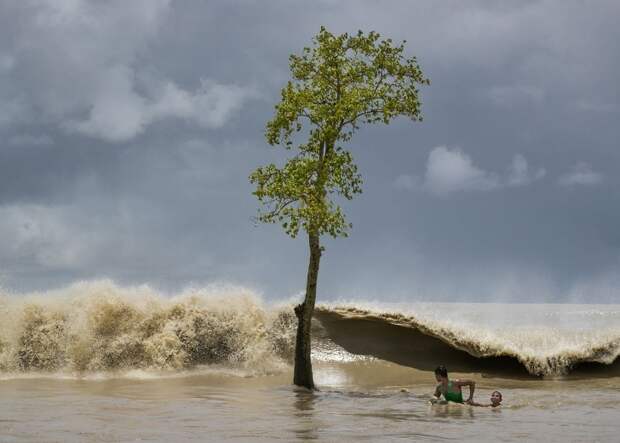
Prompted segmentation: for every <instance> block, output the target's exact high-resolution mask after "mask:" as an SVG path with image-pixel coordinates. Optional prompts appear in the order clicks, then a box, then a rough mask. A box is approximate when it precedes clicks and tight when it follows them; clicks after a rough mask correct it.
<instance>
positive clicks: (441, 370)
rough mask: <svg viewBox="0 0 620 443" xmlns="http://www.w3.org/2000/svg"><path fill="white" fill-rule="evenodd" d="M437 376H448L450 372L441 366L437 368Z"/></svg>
mask: <svg viewBox="0 0 620 443" xmlns="http://www.w3.org/2000/svg"><path fill="white" fill-rule="evenodd" d="M435 375H440V376H442V377H447V376H448V370H447V369H446V367H445V366H444V365H439V366H437V367H436V368H435ZM500 395H501V394H500Z"/></svg>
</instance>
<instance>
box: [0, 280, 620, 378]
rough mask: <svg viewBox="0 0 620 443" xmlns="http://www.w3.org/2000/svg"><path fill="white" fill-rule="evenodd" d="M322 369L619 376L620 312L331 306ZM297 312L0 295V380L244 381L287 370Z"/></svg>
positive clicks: (116, 293)
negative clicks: (195, 374) (132, 376)
mask: <svg viewBox="0 0 620 443" xmlns="http://www.w3.org/2000/svg"><path fill="white" fill-rule="evenodd" d="M316 319H317V321H316V322H315V323H316V324H315V325H313V329H314V337H315V339H314V354H313V357H314V358H315V359H316V360H319V361H320V360H334V359H335V360H339V361H350V360H351V359H379V360H387V361H391V362H395V363H399V364H401V365H404V366H410V367H414V368H418V369H423V370H429V369H432V368H433V367H434V366H436V365H437V364H438V363H444V364H447V365H449V367H450V368H452V369H454V370H456V371H464V372H465V371H467V372H479V373H489V374H506V375H511V374H514V375H536V376H540V375H543V376H554V375H565V374H568V373H569V372H577V373H585V372H588V371H590V372H592V371H595V372H596V371H598V373H601V371H602V372H605V371H608V372H614V373H615V372H618V366H619V364H618V355H619V354H620V326H619V325H620V306H617V305H506V304H494V305H493V304H491V305H482V304H472V303H463V304H456V303H452V304H440V303H417V304H407V305H404V304H391V305H390V304H381V305H373V304H369V303H367V302H361V301H354V302H346V303H335V304H322V305H320V306H319V307H318V309H317V313H316ZM295 326H296V321H295V317H294V314H293V312H292V303H290V302H289V303H282V304H271V305H267V304H266V303H264V302H263V301H262V300H261V298H260V297H259V296H257V295H256V294H255V293H253V292H252V291H250V290H248V289H244V288H239V287H215V286H211V287H207V288H203V289H192V290H186V291H184V292H182V293H180V294H177V295H174V296H165V295H162V294H159V293H157V292H156V291H154V290H152V289H150V288H149V287H146V286H140V287H121V286H118V285H115V284H114V283H112V282H109V281H98V282H81V283H77V284H74V285H72V286H69V287H67V288H65V289H61V290H56V291H50V292H46V293H38V294H10V295H9V294H4V295H2V296H0V371H1V373H2V374H1V375H0V376H2V377H4V378H7V377H8V378H11V377H16V376H17V377H18V376H22V375H24V374H32V373H50V374H58V373H60V374H65V375H73V376H77V377H81V376H88V375H89V374H93V373H103V374H106V373H113V374H115V375H118V374H123V373H127V372H128V371H133V370H146V371H153V372H157V373H162V372H165V373H178V372H179V371H186V370H190V369H197V368H203V369H204V368H212V369H219V370H222V371H229V372H231V373H233V372H235V371H236V372H235V373H238V374H243V375H261V374H269V373H277V372H281V371H283V370H286V369H287V368H288V367H289V366H290V364H291V359H292V354H293V346H294V334H295V329H296V328H295Z"/></svg>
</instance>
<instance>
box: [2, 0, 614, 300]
mask: <svg viewBox="0 0 620 443" xmlns="http://www.w3.org/2000/svg"><path fill="white" fill-rule="evenodd" d="M310 4H311V5H312V6H311V7H310V6H309V5H310ZM619 19H620V3H619V2H617V1H615V0H610V1H565V0H562V1H555V2H554V1H520V2H512V1H511V2H508V1H507V2H486V1H484V2H483V1H478V2H476V1H468V2H462V1H447V2H436V1H431V0H429V1H401V2H398V1H390V2H387V1H386V2H377V1H367V2H364V1H357V0H356V1H327V0H324V1H316V2H302V1H254V2H252V1H231V0H226V1H224V0H223V1H220V2H203V1H166V0H143V1H138V0H132V1H129V2H128V1H124V0H118V1H106V2H102V1H92V2H88V1H82V0H62V1H61V0H56V1H52V0H49V1H44V0H39V1H34V0H15V1H3V2H2V3H0V284H1V285H2V287H4V288H6V289H8V290H12V291H27V290H46V289H50V288H56V287H60V286H63V285H67V284H70V283H71V282H74V281H77V280H94V279H100V278H111V279H113V280H115V281H117V282H119V284H142V283H147V284H151V285H153V286H154V287H156V288H161V289H163V290H167V291H175V290H177V289H179V288H183V287H186V286H188V285H202V284H205V283H210V282H232V283H236V284H241V285H245V286H248V287H251V288H255V289H256V290H258V291H260V292H262V293H263V294H264V296H265V298H267V299H280V298H287V297H289V296H291V295H293V294H296V293H299V292H300V291H301V290H302V289H303V288H304V286H305V272H306V267H307V242H306V240H305V239H304V238H300V239H297V240H291V239H289V238H288V237H287V236H286V235H285V234H284V233H283V232H282V231H281V229H279V228H278V227H277V226H266V225H259V226H255V225H254V224H253V222H252V217H253V216H254V215H255V214H256V210H257V202H256V200H255V198H254V197H253V196H252V195H251V192H252V186H251V185H250V184H249V182H248V180H247V177H248V175H249V173H250V172H251V171H252V169H254V168H255V167H257V166H260V165H262V164H265V163H268V162H271V161H274V160H278V159H281V158H282V157H281V154H280V153H278V150H276V149H273V148H270V147H268V145H267V144H266V142H265V139H264V127H265V123H266V122H267V121H268V120H269V119H270V118H271V116H272V113H273V106H274V105H275V104H276V103H277V101H278V99H279V90H280V88H281V87H282V86H283V85H284V84H285V82H286V81H287V79H288V77H289V73H288V56H289V54H291V53H296V52H299V51H300V50H301V48H303V46H305V45H309V44H310V41H311V38H312V36H313V35H314V34H316V33H317V32H318V30H319V28H320V26H321V25H325V26H326V27H327V28H328V29H329V30H330V31H331V32H333V33H342V32H356V31H357V30H358V29H361V30H363V31H370V30H375V31H377V32H379V33H381V34H382V35H384V36H385V37H391V38H393V39H395V40H403V39H405V40H407V44H406V53H407V55H410V56H413V55H415V56H417V57H418V60H419V63H420V65H421V67H422V70H423V72H424V74H425V75H426V76H427V77H429V78H430V80H431V85H430V86H428V87H424V88H423V89H422V101H423V106H422V111H423V114H424V121H423V122H422V123H413V122H411V121H408V120H405V119H401V120H397V121H395V122H394V123H392V124H391V125H389V126H379V125H377V126H372V127H366V128H364V129H363V130H361V131H360V132H358V133H357V135H356V137H355V138H354V139H353V140H352V141H351V142H350V143H349V148H350V149H351V151H352V152H353V155H354V158H355V159H356V161H357V162H358V164H359V167H360V171H361V173H362V174H363V177H364V193H363V194H362V195H361V196H359V197H358V198H356V199H355V200H353V201H352V202H349V203H347V204H346V206H345V210H346V213H347V215H348V217H349V220H350V221H351V222H352V223H353V225H354V226H353V230H352V232H351V236H350V237H349V238H348V239H339V240H329V239H326V240H325V242H326V247H327V250H326V252H325V254H324V258H323V261H322V263H321V274H320V277H319V297H320V298H322V299H334V298H349V299H350V298H362V299H379V300H469V301H491V300H499V301H506V300H511V301H592V302H620V296H619V295H618V288H620V180H619V179H618V174H617V171H618V170H619V168H620V146H619V141H620V129H619V128H620V125H619V121H620V120H619V116H620V93H619V91H620V90H619V86H618V78H620V52H619V51H618V47H617V45H618V42H619V41H620V27H618V20H619Z"/></svg>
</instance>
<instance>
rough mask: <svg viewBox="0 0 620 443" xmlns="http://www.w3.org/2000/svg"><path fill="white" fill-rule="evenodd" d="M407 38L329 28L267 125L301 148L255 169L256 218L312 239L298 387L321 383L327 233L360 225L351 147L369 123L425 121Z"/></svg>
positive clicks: (273, 141) (276, 139)
mask: <svg viewBox="0 0 620 443" xmlns="http://www.w3.org/2000/svg"><path fill="white" fill-rule="evenodd" d="M404 44H405V42H403V43H402V44H400V45H395V44H393V42H392V40H391V39H381V36H380V35H379V34H378V33H376V32H372V31H371V32H369V33H367V34H365V33H363V32H362V31H359V32H358V33H357V34H356V35H349V34H342V35H338V36H336V35H333V34H331V33H330V32H328V31H327V30H326V29H325V28H324V27H321V30H320V31H319V33H318V34H317V35H316V36H315V37H314V38H313V45H312V47H306V48H304V49H303V52H302V54H301V55H291V56H290V57H289V64H290V70H291V76H292V80H290V81H289V82H288V83H287V85H286V86H285V87H284V88H283V89H282V93H281V94H282V97H281V100H280V103H278V104H277V105H276V106H275V115H274V117H273V118H272V120H271V121H269V122H268V123H267V128H266V138H267V142H268V143H269V144H270V145H272V146H276V145H280V146H283V147H284V148H286V149H287V150H292V149H295V151H296V154H295V155H294V156H293V157H292V158H290V159H289V160H288V161H287V162H286V164H284V165H283V166H282V167H278V166H276V165H275V164H269V165H267V166H263V167H259V168H257V169H256V170H255V171H254V172H253V173H252V174H251V175H250V182H251V183H253V184H255V185H256V190H255V191H254V192H253V194H254V195H255V196H256V197H257V198H258V200H259V203H260V204H261V205H262V206H261V209H259V211H258V217H257V219H258V220H259V221H261V222H265V223H280V224H281V225H282V227H283V228H284V230H285V232H286V233H287V234H288V235H289V236H291V237H293V238H294V237H296V236H297V235H298V233H299V230H300V229H303V230H304V231H305V232H306V233H307V235H308V245H309V248H310V258H309V263H308V274H307V280H306V294H305V298H304V301H303V302H302V303H301V304H299V305H297V306H296V307H295V315H296V316H297V320H298V324H297V338H296V345H295V370H294V380H293V382H294V383H295V384H296V385H298V386H305V387H306V388H309V389H314V380H313V376H312V362H311V359H310V350H311V337H310V326H311V321H312V315H313V313H314V305H315V300H316V289H317V280H318V274H319V264H320V261H321V254H322V252H324V248H323V247H322V246H321V243H320V239H321V236H323V235H325V234H329V235H330V236H332V237H334V238H335V237H339V236H342V237H346V236H347V232H348V230H349V229H350V228H351V227H352V225H351V224H350V223H348V222H347V221H346V219H345V216H344V214H343V211H342V209H341V207H340V205H339V204H338V201H337V200H336V199H339V200H342V198H344V199H347V200H351V199H352V198H353V196H354V195H355V194H359V193H361V192H362V189H361V185H362V178H361V175H360V174H359V173H358V171H357V166H356V165H355V163H353V157H352V156H351V153H350V152H349V151H347V150H345V149H344V147H343V146H342V145H343V144H345V143H347V142H349V141H350V140H351V139H352V137H353V135H354V134H355V132H356V131H357V130H358V129H359V126H360V124H365V123H380V122H382V123H385V124H388V123H389V122H390V121H391V120H392V119H393V118H395V117H397V116H406V117H408V118H410V119H411V120H413V121H421V120H422V116H421V113H420V99H419V96H418V94H419V90H418V85H424V84H429V81H428V80H427V79H425V78H424V76H423V74H422V71H421V69H420V67H419V65H418V63H417V61H416V58H415V57H413V58H405V57H404V55H403V52H404Z"/></svg>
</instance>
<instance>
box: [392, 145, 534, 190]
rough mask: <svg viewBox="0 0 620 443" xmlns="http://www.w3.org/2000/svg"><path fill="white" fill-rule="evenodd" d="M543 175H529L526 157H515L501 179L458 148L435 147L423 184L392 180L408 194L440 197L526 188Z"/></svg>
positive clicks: (401, 177) (401, 178) (406, 177)
mask: <svg viewBox="0 0 620 443" xmlns="http://www.w3.org/2000/svg"><path fill="white" fill-rule="evenodd" d="M545 174H546V171H545V169H544V168H541V169H538V171H537V172H536V173H535V174H530V172H529V167H528V163H527V160H526V159H525V157H523V156H522V155H520V154H516V155H515V156H514V157H513V159H512V164H511V165H510V168H509V169H508V171H507V173H506V176H505V177H504V176H501V175H500V174H498V173H495V172H489V171H485V170H482V169H480V168H479V167H477V166H476V165H475V164H474V162H473V160H472V159H471V157H470V156H469V155H467V154H466V153H465V152H464V151H463V150H462V149H460V148H453V149H450V148H448V147H446V146H437V147H436V148H433V149H432V150H431V152H430V153H429V155H428V160H427V162H426V173H425V175H424V179H423V180H420V179H418V178H417V177H414V176H411V175H407V174H402V175H399V176H398V177H397V178H396V179H395V181H394V186H395V187H396V188H397V189H404V190H409V191H412V190H415V189H422V190H427V191H429V192H431V193H434V194H440V195H441V194H448V193H451V192H457V191H493V190H497V189H501V188H503V187H512V186H525V185H529V184H530V183H533V182H534V181H536V180H539V179H541V178H543V177H544V176H545Z"/></svg>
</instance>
